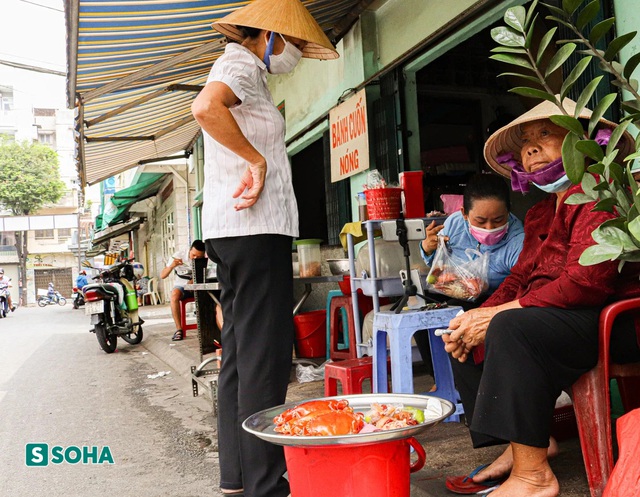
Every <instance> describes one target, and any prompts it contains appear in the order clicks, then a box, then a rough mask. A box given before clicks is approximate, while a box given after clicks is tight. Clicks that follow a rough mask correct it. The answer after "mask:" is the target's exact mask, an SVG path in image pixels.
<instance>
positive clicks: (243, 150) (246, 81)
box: [192, 0, 338, 497]
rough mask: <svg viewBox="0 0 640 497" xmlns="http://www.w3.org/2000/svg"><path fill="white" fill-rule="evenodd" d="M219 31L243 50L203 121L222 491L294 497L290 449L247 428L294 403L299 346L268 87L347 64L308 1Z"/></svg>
mask: <svg viewBox="0 0 640 497" xmlns="http://www.w3.org/2000/svg"><path fill="white" fill-rule="evenodd" d="M213 28H214V29H216V30H217V31H219V32H221V33H222V34H224V35H225V36H226V37H227V38H228V39H229V40H231V41H232V42H230V43H228V44H227V46H226V49H225V52H224V54H223V55H222V56H221V57H220V58H219V59H218V60H217V61H216V63H215V64H214V65H213V68H212V69H211V73H210V74H209V78H208V80H207V84H206V86H205V87H204V89H203V90H202V91H201V92H200V94H199V95H198V97H197V98H196V99H195V101H194V103H193V105H192V112H193V115H194V116H195V118H196V120H197V121H198V123H199V124H200V126H201V127H202V130H203V136H204V144H205V181H204V193H203V201H204V202H203V208H202V230H203V235H204V236H203V238H204V239H205V243H206V248H207V254H208V256H209V258H211V259H212V260H213V261H215V263H216V264H217V275H218V280H219V281H220V284H221V287H222V295H221V303H222V312H223V317H224V325H223V329H222V367H221V371H220V377H219V379H218V400H219V403H218V404H219V409H218V445H219V459H220V475H221V476H220V487H221V490H222V492H223V493H224V494H239V493H242V492H244V495H245V496H246V497H286V496H287V495H288V494H289V484H288V482H287V481H286V479H285V478H283V474H284V473H285V471H286V466H285V461H284V455H283V450H282V447H279V446H276V445H273V444H271V443H268V442H265V441H262V440H260V439H259V438H257V437H255V436H254V435H251V434H249V433H247V432H246V431H245V430H243V429H242V427H241V423H242V422H243V421H244V420H245V419H246V418H247V417H249V416H250V415H252V414H255V413H256V412H258V411H261V410H263V409H267V408H270V407H274V406H276V405H280V404H283V403H284V402H285V397H286V392H287V385H288V383H289V374H290V371H291V358H292V353H293V340H294V328H293V317H292V306H293V302H294V298H293V268H292V264H291V245H292V240H293V238H294V237H297V236H298V208H297V205H296V199H295V196H294V192H293V186H292V183H291V167H290V164H289V160H288V156H287V151H286V147H285V140H284V137H285V122H284V118H283V117H282V115H281V114H280V112H279V111H278V109H277V108H276V106H275V105H274V103H273V100H272V97H271V94H270V93H269V89H268V88H267V75H268V74H282V73H287V72H290V71H292V70H293V69H294V68H295V66H296V64H297V63H298V61H299V60H300V58H301V57H308V58H316V59H335V58H337V57H338V54H337V52H336V51H335V49H334V47H333V45H332V44H331V42H330V41H329V39H328V38H327V37H326V36H325V34H324V32H323V31H322V29H321V28H320V26H319V25H318V24H317V23H316V21H315V20H314V19H313V17H312V16H311V14H310V13H309V12H308V11H307V10H306V8H305V7H304V6H303V5H302V3H301V2H300V1H299V0H277V1H274V0H254V1H253V2H251V3H249V4H248V5H247V6H246V7H243V8H241V9H239V10H236V11H234V12H233V13H231V14H229V15H228V16H226V17H224V18H223V19H220V20H218V21H216V22H214V23H213Z"/></svg>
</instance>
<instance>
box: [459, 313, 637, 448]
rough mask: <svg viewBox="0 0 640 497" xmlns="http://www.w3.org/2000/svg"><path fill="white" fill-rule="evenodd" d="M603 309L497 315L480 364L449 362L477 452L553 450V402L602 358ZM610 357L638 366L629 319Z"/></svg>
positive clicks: (614, 341)
mask: <svg viewBox="0 0 640 497" xmlns="http://www.w3.org/2000/svg"><path fill="white" fill-rule="evenodd" d="M599 315H600V309H573V310H567V309H555V308H539V307H528V308H524V309H511V310H508V311H503V312H501V313H499V314H497V315H496V316H495V317H494V318H493V319H492V320H491V323H490V325H489V328H488V330H487V335H486V342H485V345H486V354H485V360H484V362H483V363H482V364H479V365H476V364H474V363H473V360H472V358H469V359H468V360H467V362H465V363H460V362H458V361H457V360H456V359H452V360H451V364H452V368H453V373H454V377H455V381H456V386H457V388H458V392H459V393H460V397H461V399H462V403H463V406H464V410H465V415H466V416H467V420H468V421H469V424H470V429H471V438H472V442H473V446H474V447H485V446H489V445H495V444H500V443H506V442H516V443H520V444H524V445H529V446H533V447H548V445H549V436H550V429H551V421H552V418H553V411H554V408H555V401H556V399H557V398H558V396H559V395H560V393H561V392H562V390H566V391H569V389H570V387H571V385H573V383H575V382H576V380H577V379H578V378H579V377H580V376H581V375H582V374H584V373H586V372H587V371H589V370H590V369H592V368H593V367H594V366H595V364H596V362H597V358H598V317H599ZM611 349H612V357H613V358H614V360H618V362H629V361H633V360H640V350H639V349H638V344H637V341H636V336H635V328H634V325H633V321H632V320H631V319H630V318H621V319H619V320H618V321H617V323H616V330H615V332H614V334H613V337H612V345H611Z"/></svg>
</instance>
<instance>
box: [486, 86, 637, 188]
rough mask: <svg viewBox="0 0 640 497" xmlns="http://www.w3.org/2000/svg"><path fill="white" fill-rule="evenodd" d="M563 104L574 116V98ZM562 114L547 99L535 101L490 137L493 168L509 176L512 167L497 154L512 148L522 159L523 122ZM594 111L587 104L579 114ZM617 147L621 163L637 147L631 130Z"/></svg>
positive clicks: (610, 125) (584, 116) (489, 160)
mask: <svg viewBox="0 0 640 497" xmlns="http://www.w3.org/2000/svg"><path fill="white" fill-rule="evenodd" d="M556 97H557V98H559V95H556ZM562 105H563V107H564V108H565V110H566V111H567V112H568V113H569V114H570V115H571V116H573V115H574V114H575V110H576V103H575V102H574V101H573V100H571V99H569V98H565V99H564V100H563V101H562ZM559 114H562V111H561V110H560V108H559V107H558V106H557V105H556V104H554V103H552V102H549V101H548V100H545V101H544V102H542V103H541V104H538V105H536V106H535V107H534V108H533V109H531V110H530V111H528V112H525V113H524V114H522V115H521V116H520V117H517V118H516V119H514V120H513V121H511V122H510V123H509V124H507V125H506V126H503V127H502V128H500V129H499V130H498V131H496V132H495V133H493V134H492V135H491V136H490V137H489V139H488V140H487V143H485V145H484V158H485V160H486V161H487V163H488V164H489V165H490V166H491V168H492V169H493V170H494V171H496V172H497V173H499V174H501V175H502V176H506V177H507V178H509V177H510V176H511V168H510V167H509V166H507V165H506V164H500V163H498V162H497V160H496V158H497V157H499V156H500V155H503V154H505V153H508V152H513V154H514V156H515V159H516V160H517V161H520V151H521V149H522V140H521V138H520V134H521V130H520V125H522V124H524V123H529V122H532V121H538V120H541V119H548V118H549V117H551V116H554V115H559ZM591 114H592V112H591V111H590V110H589V109H587V108H584V109H583V110H582V112H581V113H580V115H579V116H578V117H579V118H582V119H589V118H590V117H591ZM600 123H601V124H602V125H604V126H606V127H608V128H611V129H613V128H615V127H617V126H618V125H617V124H616V123H613V122H611V121H608V120H606V119H604V118H602V119H600ZM618 148H619V149H620V152H618V155H617V159H616V160H617V162H618V163H621V162H622V159H623V158H624V157H626V156H627V155H629V154H630V153H632V152H633V150H634V149H635V144H634V140H633V137H632V136H631V135H630V134H629V133H628V132H626V131H625V133H624V134H623V135H622V138H620V141H619V142H618Z"/></svg>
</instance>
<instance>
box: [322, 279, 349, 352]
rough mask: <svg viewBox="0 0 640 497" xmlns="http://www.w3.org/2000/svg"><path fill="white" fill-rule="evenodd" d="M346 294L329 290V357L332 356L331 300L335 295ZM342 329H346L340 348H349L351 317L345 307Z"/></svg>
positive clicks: (341, 295)
mask: <svg viewBox="0 0 640 497" xmlns="http://www.w3.org/2000/svg"><path fill="white" fill-rule="evenodd" d="M343 296H344V294H343V293H342V291H340V290H329V293H328V294H327V357H326V358H327V359H329V358H330V356H329V354H330V353H331V300H333V298H334V297H343ZM342 329H343V330H344V333H343V334H342V336H343V342H341V343H339V344H338V348H339V349H348V348H349V318H348V317H347V313H346V311H345V310H344V309H342Z"/></svg>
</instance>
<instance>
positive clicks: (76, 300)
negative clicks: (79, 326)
mask: <svg viewBox="0 0 640 497" xmlns="http://www.w3.org/2000/svg"><path fill="white" fill-rule="evenodd" d="M72 297H73V308H74V309H79V308H80V306H81V305H84V295H83V293H82V290H81V289H79V288H78V287H77V286H74V287H73V295H72Z"/></svg>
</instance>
